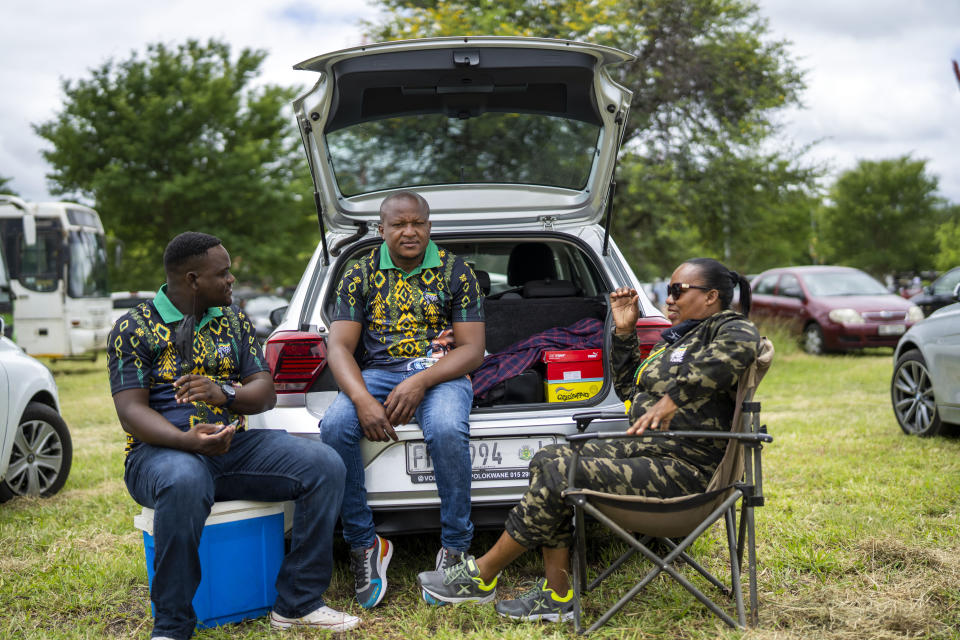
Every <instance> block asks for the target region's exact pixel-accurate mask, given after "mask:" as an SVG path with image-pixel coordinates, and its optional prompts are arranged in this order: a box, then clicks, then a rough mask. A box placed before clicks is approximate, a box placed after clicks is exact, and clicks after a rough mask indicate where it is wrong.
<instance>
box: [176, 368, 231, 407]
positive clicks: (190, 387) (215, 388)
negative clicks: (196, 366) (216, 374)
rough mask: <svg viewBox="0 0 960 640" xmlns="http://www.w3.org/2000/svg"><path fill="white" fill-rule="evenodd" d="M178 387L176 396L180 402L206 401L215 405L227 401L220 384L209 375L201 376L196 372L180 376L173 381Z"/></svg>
mask: <svg viewBox="0 0 960 640" xmlns="http://www.w3.org/2000/svg"><path fill="white" fill-rule="evenodd" d="M173 388H174V389H176V398H177V403H178V404H186V403H188V402H206V403H207V404H210V405H213V406H216V407H218V406H220V405H222V404H223V403H224V402H226V401H227V397H226V395H225V394H224V393H223V389H221V388H220V385H219V384H217V383H216V382H214V381H213V380H212V379H210V378H208V377H207V376H201V375H197V374H194V373H190V374H187V375H185V376H180V377H179V378H177V380H176V381H175V382H174V383H173Z"/></svg>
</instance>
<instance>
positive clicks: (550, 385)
mask: <svg viewBox="0 0 960 640" xmlns="http://www.w3.org/2000/svg"><path fill="white" fill-rule="evenodd" d="M602 386H603V380H601V379H597V380H583V381H580V382H573V381H569V380H563V381H558V382H550V381H548V382H544V383H543V390H544V393H545V394H546V396H547V402H579V401H581V400H586V399H588V398H592V397H593V396H595V395H597V394H598V393H600V388H601V387H602Z"/></svg>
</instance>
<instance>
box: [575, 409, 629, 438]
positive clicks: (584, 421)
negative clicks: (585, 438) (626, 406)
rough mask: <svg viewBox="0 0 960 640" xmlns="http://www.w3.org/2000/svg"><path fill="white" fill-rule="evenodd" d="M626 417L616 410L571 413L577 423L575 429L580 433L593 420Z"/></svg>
mask: <svg viewBox="0 0 960 640" xmlns="http://www.w3.org/2000/svg"><path fill="white" fill-rule="evenodd" d="M626 418H627V416H626V414H625V413H618V412H616V411H584V412H583V413H575V414H573V419H574V421H575V422H576V423H577V431H579V432H580V433H583V431H584V430H585V429H586V428H587V427H589V426H590V423H591V422H593V421H594V420H625V419H626Z"/></svg>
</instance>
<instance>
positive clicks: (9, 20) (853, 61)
mask: <svg viewBox="0 0 960 640" xmlns="http://www.w3.org/2000/svg"><path fill="white" fill-rule="evenodd" d="M760 8H761V12H762V13H763V14H764V15H765V16H767V17H768V18H769V21H770V26H771V29H772V30H773V33H774V35H775V36H776V37H778V38H786V39H789V40H791V41H793V45H792V46H791V47H790V51H791V53H792V54H793V55H794V56H796V58H797V59H798V63H799V65H800V67H801V68H803V69H806V70H807V76H806V80H807V85H808V89H807V91H806V93H805V94H804V96H803V99H804V102H805V105H806V108H805V109H802V110H792V111H790V112H789V113H785V114H784V116H783V118H784V121H785V122H786V123H787V126H786V129H785V133H786V135H787V137H788V139H790V140H792V141H794V142H795V143H797V144H801V145H802V144H809V143H811V142H815V141H819V142H818V143H817V144H816V145H815V146H814V148H813V150H812V151H811V158H813V159H816V160H819V161H823V162H828V163H829V164H830V165H831V166H832V167H833V168H834V170H836V171H839V170H843V169H846V168H849V167H851V166H852V165H853V164H854V163H855V162H856V160H857V159H860V158H869V159H879V158H887V157H893V156H899V155H902V154H905V153H910V154H912V155H913V156H914V157H917V158H926V159H928V160H929V164H928V167H929V170H930V171H931V172H932V173H933V174H935V175H937V176H938V177H939V179H940V185H941V191H942V192H943V194H944V195H946V196H947V197H949V198H950V199H951V200H953V201H954V202H960V154H958V153H957V152H956V149H958V148H960V127H957V126H956V123H957V121H958V119H960V90H958V85H957V80H956V78H955V77H954V76H953V74H952V70H951V67H950V60H951V58H954V59H960V31H958V30H957V25H958V24H960V2H956V1H955V0H939V1H935V0H921V1H914V2H903V0H806V1H805V2H797V1H796V0H760ZM375 16H376V10H375V9H374V8H372V7H371V5H370V4H368V3H365V2H358V1H357V0H306V1H303V2H296V3H294V2H292V0H291V1H287V2H286V3H275V2H269V1H267V0H248V1H247V2H244V3H237V2H235V1H232V2H225V1H223V0H213V1H207V2H197V1H196V0H169V1H165V2H157V3H143V2H121V1H120V0H85V1H84V2H59V1H55V0H31V1H27V0H8V1H7V2H6V3H5V5H4V10H3V21H2V22H0V60H3V61H4V64H3V65H0V87H2V88H3V90H2V91H0V176H4V177H12V178H13V186H14V188H16V189H17V190H18V191H20V192H21V193H22V194H23V195H24V196H26V197H27V198H30V199H47V198H48V197H49V196H48V195H47V191H46V184H45V179H44V174H45V173H47V172H49V171H50V168H49V167H48V166H47V165H46V163H45V162H44V161H43V159H42V157H41V156H40V149H41V147H42V144H43V141H42V140H41V139H40V138H39V137H37V136H36V135H35V134H34V133H33V131H32V129H31V127H30V125H31V123H39V122H43V121H46V120H49V119H50V118H52V117H54V116H55V114H56V113H57V111H58V110H59V109H60V101H61V99H62V92H61V90H60V79H61V78H68V79H78V78H85V77H88V76H89V74H90V70H91V69H93V68H95V67H98V66H100V65H101V64H103V63H104V62H105V61H106V60H108V59H111V58H112V59H114V60H118V61H119V60H125V59H127V58H128V57H129V56H130V54H131V52H132V51H138V52H142V51H143V50H144V48H145V46H146V44H147V43H153V42H164V43H168V44H179V43H181V42H183V41H184V40H186V39H187V38H195V39H199V40H207V39H209V38H216V39H220V40H224V41H226V42H229V43H230V45H231V46H232V47H233V49H234V51H235V52H236V51H239V50H240V49H242V48H244V47H250V48H257V49H265V50H267V51H268V52H269V55H268V57H267V59H266V60H265V61H264V64H263V66H262V70H263V75H262V77H261V78H260V81H262V82H272V83H277V84H284V85H299V86H307V85H309V84H312V82H313V80H314V78H313V75H312V74H310V73H308V72H302V71H300V72H298V71H293V69H292V67H293V65H294V64H296V63H298V62H300V61H302V60H305V59H307V58H311V57H313V56H315V55H318V54H321V53H326V52H330V51H334V50H336V49H341V48H345V47H349V46H353V45H357V44H360V38H361V36H360V28H359V21H360V19H361V18H366V19H372V18H374V17H375Z"/></svg>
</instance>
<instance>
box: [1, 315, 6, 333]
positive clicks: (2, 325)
mask: <svg viewBox="0 0 960 640" xmlns="http://www.w3.org/2000/svg"><path fill="white" fill-rule="evenodd" d="M6 330H7V325H6V323H5V322H4V321H3V316H0V337H3V335H4V332H5V331H6Z"/></svg>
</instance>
